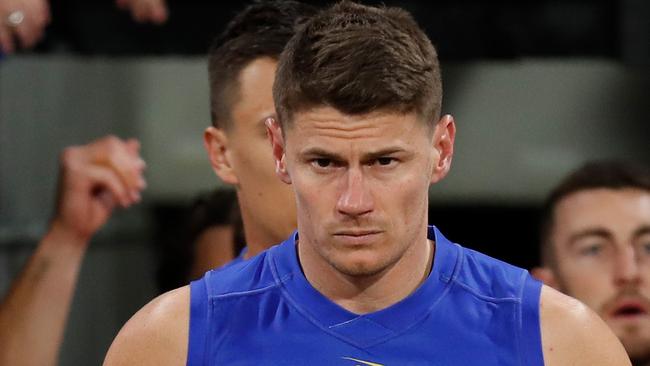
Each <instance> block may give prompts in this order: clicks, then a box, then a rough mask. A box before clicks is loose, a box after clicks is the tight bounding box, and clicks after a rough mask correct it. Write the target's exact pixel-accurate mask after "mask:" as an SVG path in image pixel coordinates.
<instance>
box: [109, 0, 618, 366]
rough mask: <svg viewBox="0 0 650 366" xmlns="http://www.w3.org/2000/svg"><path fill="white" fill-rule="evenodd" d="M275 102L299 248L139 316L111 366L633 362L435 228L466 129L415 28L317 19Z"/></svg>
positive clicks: (577, 312) (288, 246) (230, 271)
mask: <svg viewBox="0 0 650 366" xmlns="http://www.w3.org/2000/svg"><path fill="white" fill-rule="evenodd" d="M273 96H274V100H275V103H276V110H277V118H274V117H269V118H267V120H266V125H267V128H268V133H269V135H270V138H271V142H272V156H273V158H274V160H275V166H276V173H277V175H278V176H279V177H280V179H281V180H282V181H283V182H285V183H287V184H291V185H292V187H293V190H294V194H295V198H296V207H297V224H298V231H297V233H296V234H294V235H291V236H290V237H289V239H287V240H285V241H284V242H283V243H282V244H280V245H278V246H275V247H272V248H271V249H269V250H267V251H264V252H263V253H262V254H260V255H258V256H256V257H254V258H252V259H250V260H248V261H246V262H242V263H237V264H235V265H232V266H230V267H228V268H226V269H223V270H221V271H211V272H208V273H206V275H205V276H204V277H203V279H202V280H200V281H196V282H193V283H192V286H191V291H188V289H187V288H181V289H179V290H175V291H172V292H169V293H167V294H165V295H163V296H161V297H159V298H158V299H156V300H154V301H153V302H151V303H150V304H148V305H146V306H145V307H144V308H143V309H141V310H140V311H139V312H138V313H137V314H136V315H134V317H133V318H132V319H131V320H130V321H129V322H128V323H127V324H126V325H125V326H124V328H123V329H122V330H121V332H120V334H119V335H118V336H117V337H116V339H115V341H114V342H113V345H112V346H111V349H110V350H109V352H108V354H107V357H106V361H105V364H106V365H109V366H113V365H130V364H139V365H181V364H188V365H228V364H265V365H279V364H284V365H306V364H308V365H359V364H364V365H403V364H412V365H415V364H417V365H423V364H435V365H472V364H481V365H522V364H526V365H567V364H570V365H590V366H592V365H628V364H629V360H628V359H627V357H626V355H625V353H624V350H623V348H622V347H621V345H620V343H619V342H618V341H617V339H616V337H614V335H613V334H611V332H610V331H609V329H608V328H607V327H606V325H605V324H604V323H603V322H602V321H601V320H600V319H599V318H598V317H597V316H596V315H595V314H594V313H593V312H591V311H590V310H589V309H588V308H586V307H584V306H582V304H580V303H579V302H577V301H575V300H573V299H571V298H569V297H567V296H565V295H562V294H560V293H559V292H557V291H555V290H553V289H550V288H548V287H544V286H542V285H541V284H540V283H539V282H537V281H535V280H534V279H532V278H531V277H530V276H529V275H528V273H527V272H526V271H525V270H522V269H519V268H516V267H513V266H510V265H507V264H505V263H503V262H499V261H497V260H494V259H492V258H489V257H487V256H485V255H482V254H480V253H477V252H474V251H471V250H468V249H464V248H462V247H460V246H459V245H456V244H453V243H451V242H449V241H448V240H447V239H445V238H444V236H442V234H441V233H440V232H439V231H438V230H437V229H436V228H435V227H433V226H431V227H427V209H428V191H429V186H430V185H431V184H432V183H436V182H438V181H440V180H441V179H443V178H444V177H445V175H446V174H447V172H448V171H449V168H450V164H451V160H452V155H453V144H454V136H455V123H454V120H453V117H451V116H450V115H445V116H442V117H441V110H440V109H441V108H440V106H441V98H442V87H441V83H440V72H439V65H438V61H437V55H436V51H435V49H434V48H433V46H432V45H431V43H430V41H429V39H428V38H427V37H426V35H425V34H424V33H423V31H422V30H421V29H420V28H419V27H418V25H417V24H416V23H415V21H414V20H413V19H412V17H411V16H410V15H409V14H408V13H406V12H405V11H403V10H401V9H397V8H385V7H379V8H375V7H367V6H362V5H358V4H353V3H349V2H342V3H339V4H337V5H334V6H332V7H331V8H329V9H327V10H325V11H322V12H320V13H319V14H318V15H316V16H315V17H313V18H312V19H310V20H309V21H308V22H307V23H306V25H305V26H304V27H301V28H299V30H298V31H297V33H296V35H294V37H293V38H292V39H291V41H290V42H289V43H288V45H287V48H286V49H285V50H284V51H283V53H282V56H281V57H280V61H279V66H278V72H277V75H276V79H275V83H274V92H273ZM260 158H261V159H263V158H265V157H260ZM274 209H275V210H277V211H281V210H283V209H284V207H274ZM188 339H189V341H188Z"/></svg>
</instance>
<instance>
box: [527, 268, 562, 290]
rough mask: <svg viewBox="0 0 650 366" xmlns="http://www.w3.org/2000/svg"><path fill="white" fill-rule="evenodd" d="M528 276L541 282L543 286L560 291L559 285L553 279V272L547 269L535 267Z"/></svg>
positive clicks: (555, 279)
mask: <svg viewBox="0 0 650 366" xmlns="http://www.w3.org/2000/svg"><path fill="white" fill-rule="evenodd" d="M530 274H531V275H532V276H533V277H535V278H536V279H538V280H540V281H542V282H543V283H544V284H545V285H547V286H551V287H553V288H554V289H556V290H558V291H559V290H560V286H559V283H558V281H557V278H556V277H555V272H553V270H552V269H550V268H548V267H535V268H533V269H532V270H531V271H530Z"/></svg>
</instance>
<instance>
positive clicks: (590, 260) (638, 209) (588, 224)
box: [533, 161, 650, 365]
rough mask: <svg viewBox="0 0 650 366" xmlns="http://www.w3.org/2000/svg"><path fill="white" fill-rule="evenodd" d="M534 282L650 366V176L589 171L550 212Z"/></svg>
mask: <svg viewBox="0 0 650 366" xmlns="http://www.w3.org/2000/svg"><path fill="white" fill-rule="evenodd" d="M542 217H543V220H542V228H541V233H542V235H541V248H542V261H543V263H542V264H543V267H541V268H536V269H535V270H534V271H533V274H534V275H535V276H536V277H537V278H539V279H541V280H543V281H544V283H546V284H547V285H550V286H553V287H555V288H556V289H558V290H560V291H562V292H565V293H566V294H568V295H571V296H574V297H575V298H576V299H578V300H580V301H582V302H584V303H585V305H587V306H589V307H590V308H592V309H593V310H594V311H595V312H596V313H598V315H600V316H601V317H602V318H603V320H605V322H606V323H607V324H608V325H609V326H610V328H611V329H612V331H613V332H614V334H616V336H618V338H619V339H620V340H621V343H623V346H624V347H625V350H626V351H627V353H628V355H629V356H630V358H631V359H632V361H633V364H634V365H650V169H648V168H647V167H642V166H635V165H634V164H631V163H623V162H615V161H601V162H591V163H587V164H585V165H584V166H582V167H581V168H579V169H577V170H576V171H574V172H572V173H571V174H569V175H568V176H567V177H566V178H565V179H564V180H563V181H562V182H561V183H560V184H559V185H558V186H557V187H556V188H555V189H553V191H552V192H551V193H550V194H549V197H548V199H547V201H546V204H545V205H544V210H543V215H542Z"/></svg>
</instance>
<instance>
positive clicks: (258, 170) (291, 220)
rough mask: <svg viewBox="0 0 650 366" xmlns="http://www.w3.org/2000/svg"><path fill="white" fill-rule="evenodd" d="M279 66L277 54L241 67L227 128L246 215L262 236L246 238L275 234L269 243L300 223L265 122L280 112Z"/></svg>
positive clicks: (240, 197)
mask: <svg viewBox="0 0 650 366" xmlns="http://www.w3.org/2000/svg"><path fill="white" fill-rule="evenodd" d="M276 66H277V62H276V61H275V60H273V59H271V58H260V59H257V60H255V61H253V62H251V63H250V64H249V65H248V66H246V67H245V68H244V69H243V70H242V71H241V73H240V76H239V95H238V96H237V99H236V100H237V102H236V103H235V104H234V105H233V108H232V112H231V113H232V116H231V118H232V128H231V130H230V131H229V132H228V140H229V154H230V155H229V159H230V161H231V163H232V165H233V169H234V171H235V174H236V176H237V181H238V182H237V184H236V185H237V190H238V198H239V201H240V207H241V212H242V216H243V218H244V220H245V223H246V225H252V226H254V227H255V232H256V235H257V236H258V237H257V238H249V237H247V240H249V241H250V240H258V241H259V240H262V239H263V240H265V241H269V240H270V242H267V243H262V244H265V245H269V246H270V245H272V244H276V243H278V242H280V241H282V240H284V239H286V238H287V236H288V235H289V234H290V233H291V232H292V231H293V230H295V228H296V210H295V203H294V202H295V201H294V196H293V191H292V190H291V186H289V185H286V184H284V183H283V182H282V181H280V180H279V179H278V177H277V176H276V175H275V168H274V167H275V164H274V161H273V155H272V153H271V145H270V142H269V140H268V138H267V135H266V126H265V124H264V122H265V120H266V119H267V118H268V117H272V116H274V115H275V107H274V104H273V91H272V88H273V80H274V78H275V69H276ZM247 234H249V232H247Z"/></svg>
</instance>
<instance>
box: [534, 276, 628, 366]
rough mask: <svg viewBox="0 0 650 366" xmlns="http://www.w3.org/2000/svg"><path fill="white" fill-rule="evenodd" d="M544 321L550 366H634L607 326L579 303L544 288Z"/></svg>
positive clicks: (544, 334) (541, 315)
mask: <svg viewBox="0 0 650 366" xmlns="http://www.w3.org/2000/svg"><path fill="white" fill-rule="evenodd" d="M540 318H541V320H540V321H541V328H542V347H543V350H544V363H545V365H546V366H559V365H577V366H580V365H584V366H587V365H589V366H598V365H603V366H604V365H621V366H623V365H626V366H627V365H631V364H630V360H629V358H628V357H627V354H626V353H625V349H624V348H623V346H622V345H621V343H620V342H619V340H618V338H616V336H615V335H614V333H612V332H611V330H610V329H609V327H608V326H607V324H605V322H604V321H602V320H601V319H600V318H599V317H598V315H596V314H595V313H594V312H593V311H592V310H591V309H589V308H588V307H587V306H585V305H583V304H582V303H581V302H579V301H578V300H576V299H573V298H571V297H569V296H566V295H564V294H562V293H560V292H558V291H556V290H554V289H552V288H550V287H548V286H543V287H542V295H541V300H540Z"/></svg>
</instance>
